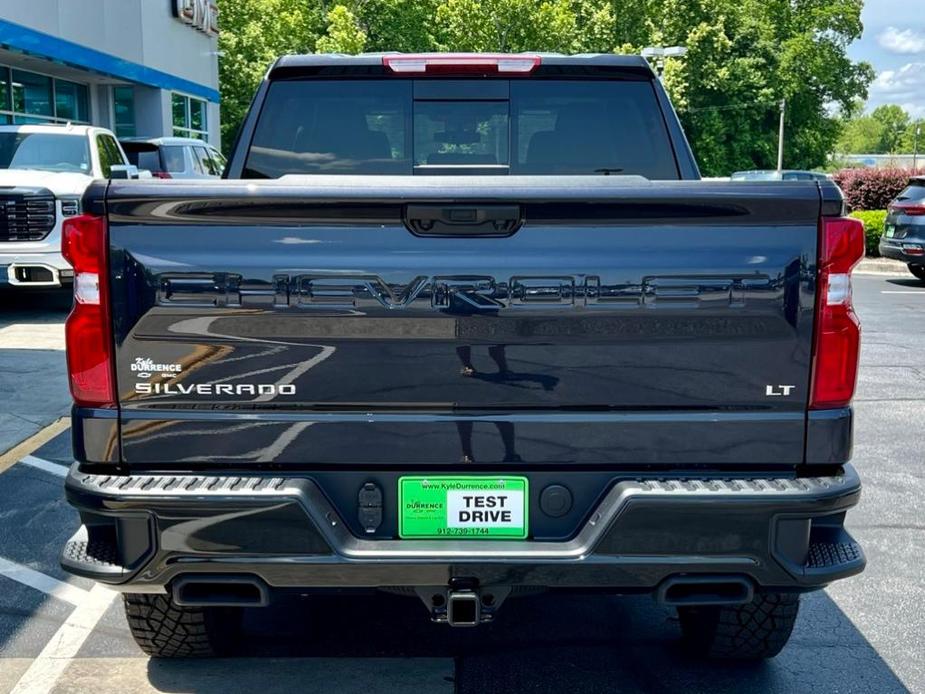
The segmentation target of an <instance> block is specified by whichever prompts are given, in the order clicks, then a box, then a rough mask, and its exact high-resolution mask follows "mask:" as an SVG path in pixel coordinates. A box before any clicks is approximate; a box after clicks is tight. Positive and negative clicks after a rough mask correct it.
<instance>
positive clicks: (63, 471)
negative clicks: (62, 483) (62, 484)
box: [19, 455, 67, 477]
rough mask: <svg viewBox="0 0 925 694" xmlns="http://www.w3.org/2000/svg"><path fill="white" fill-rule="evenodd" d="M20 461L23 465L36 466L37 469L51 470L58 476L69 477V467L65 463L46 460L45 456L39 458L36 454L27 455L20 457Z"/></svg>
mask: <svg viewBox="0 0 925 694" xmlns="http://www.w3.org/2000/svg"><path fill="white" fill-rule="evenodd" d="M19 462H20V463H22V464H23V465H28V466H29V467H34V468H35V469H37V470H44V471H45V472H50V473H51V474H53V475H57V476H58V477H67V468H66V467H65V466H64V465H60V464H59V463H53V462H51V461H50V460H45V459H44V458H38V457H36V456H34V455H27V456H25V457H24V458H20V459H19Z"/></svg>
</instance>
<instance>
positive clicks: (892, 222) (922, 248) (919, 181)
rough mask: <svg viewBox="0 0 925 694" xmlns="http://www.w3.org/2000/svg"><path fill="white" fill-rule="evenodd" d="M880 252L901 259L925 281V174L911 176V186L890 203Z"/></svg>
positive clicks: (885, 255) (914, 273) (887, 256)
mask: <svg viewBox="0 0 925 694" xmlns="http://www.w3.org/2000/svg"><path fill="white" fill-rule="evenodd" d="M880 255H882V256H883V257H884V258H893V259H894V260H902V261H903V262H904V263H906V264H907V265H908V266H909V272H911V273H912V274H913V275H915V276H916V277H918V278H919V279H920V280H922V281H923V282H925V176H916V177H913V178H911V179H910V180H909V186H908V187H907V188H906V189H905V190H904V191H903V192H902V193H900V194H899V196H898V197H897V198H896V199H895V200H894V201H893V202H892V203H890V207H889V214H888V215H887V218H886V225H885V227H884V230H883V237H882V238H881V239H880Z"/></svg>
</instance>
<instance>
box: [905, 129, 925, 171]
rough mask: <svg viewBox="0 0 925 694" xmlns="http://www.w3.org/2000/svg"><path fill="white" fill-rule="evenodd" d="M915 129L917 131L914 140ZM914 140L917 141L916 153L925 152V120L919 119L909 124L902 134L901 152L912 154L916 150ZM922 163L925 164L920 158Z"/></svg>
mask: <svg viewBox="0 0 925 694" xmlns="http://www.w3.org/2000/svg"><path fill="white" fill-rule="evenodd" d="M916 129H918V131H919V133H918V138H916V133H915V131H916ZM916 139H918V152H919V153H920V154H921V153H922V152H925V118H920V119H918V120H916V121H912V122H910V123H909V126H908V127H907V128H906V132H904V133H903V137H902V143H901V145H900V150H901V151H902V152H912V151H915V149H916ZM921 159H922V163H923V164H925V157H922V158H921Z"/></svg>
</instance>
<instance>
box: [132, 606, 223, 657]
mask: <svg viewBox="0 0 925 694" xmlns="http://www.w3.org/2000/svg"><path fill="white" fill-rule="evenodd" d="M123 600H124V602H125V616H126V618H127V619H128V626H129V629H130V630H131V632H132V637H133V638H134V639H135V642H136V643H137V644H138V645H139V646H140V647H141V650H143V651H144V652H145V653H147V654H148V655H151V656H155V657H159V658H196V657H200V658H202V657H207V656H213V655H220V654H222V653H225V652H226V651H227V650H228V648H229V647H230V646H231V644H232V643H233V642H234V637H235V636H236V635H237V633H238V631H239V628H240V625H241V610H240V608H234V607H181V606H179V605H177V604H176V603H175V602H173V600H171V599H170V597H169V596H167V595H144V594H141V593H126V594H125V595H124V596H123Z"/></svg>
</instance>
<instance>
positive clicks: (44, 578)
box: [0, 557, 89, 605]
mask: <svg viewBox="0 0 925 694" xmlns="http://www.w3.org/2000/svg"><path fill="white" fill-rule="evenodd" d="M0 576H6V577H7V578H10V579H12V580H14V581H16V582H17V583H22V584H23V585H24V586H29V587H30V588H35V589H36V590H39V591H41V592H43V593H46V594H48V595H50V596H52V597H53V598H58V599H59V600H64V602H69V603H71V604H72V605H79V604H80V603H81V602H83V601H84V600H86V598H87V595H88V594H89V591H86V590H84V589H83V588H78V587H77V586H72V585H71V584H70V583H65V582H64V581H59V580H58V579H57V578H52V577H51V576H48V575H46V574H43V573H42V572H41V571H36V570H35V569H31V568H29V567H28V566H23V565H22V564H17V563H16V562H14V561H10V560H9V559H5V558H3V557H0Z"/></svg>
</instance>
